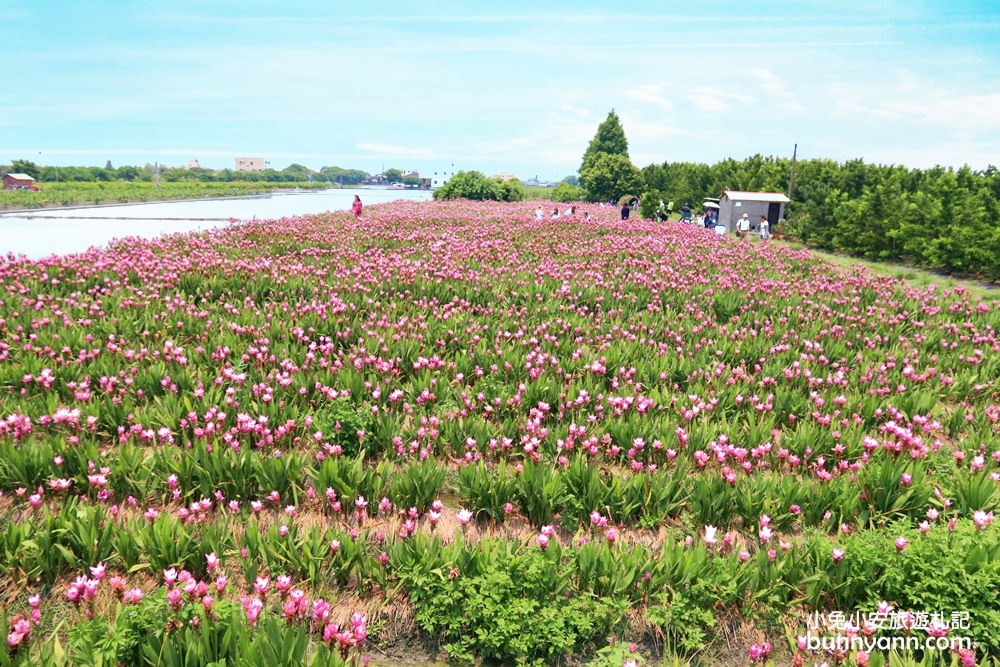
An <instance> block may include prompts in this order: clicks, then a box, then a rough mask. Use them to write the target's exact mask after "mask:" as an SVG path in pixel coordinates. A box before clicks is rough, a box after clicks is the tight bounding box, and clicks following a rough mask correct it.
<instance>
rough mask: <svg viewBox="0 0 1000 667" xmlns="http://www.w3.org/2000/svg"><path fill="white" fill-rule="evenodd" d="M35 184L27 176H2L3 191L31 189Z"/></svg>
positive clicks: (33, 180)
mask: <svg viewBox="0 0 1000 667" xmlns="http://www.w3.org/2000/svg"><path fill="white" fill-rule="evenodd" d="M34 184H35V179H33V178H32V177H31V176H28V175H27V174H4V175H3V189H4V190H23V189H25V188H31V187H32V186H33V185H34Z"/></svg>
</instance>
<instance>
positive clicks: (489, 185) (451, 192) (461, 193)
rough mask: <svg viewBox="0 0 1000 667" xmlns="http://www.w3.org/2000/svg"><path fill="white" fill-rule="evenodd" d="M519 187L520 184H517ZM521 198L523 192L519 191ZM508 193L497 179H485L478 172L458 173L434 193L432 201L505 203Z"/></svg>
mask: <svg viewBox="0 0 1000 667" xmlns="http://www.w3.org/2000/svg"><path fill="white" fill-rule="evenodd" d="M518 186H520V183H518ZM521 194H522V197H523V194H524V191H523V189H522V191H521ZM506 196H508V193H507V192H505V190H504V183H503V181H501V180H500V179H499V178H487V177H486V176H485V175H483V174H482V173H481V172H478V171H460V172H458V173H457V174H455V175H454V176H452V177H451V178H449V179H448V182H447V183H445V184H444V185H442V186H441V187H440V188H438V189H437V190H435V191H434V199H475V200H480V201H481V200H484V199H492V200H494V201H506V199H505V197H506Z"/></svg>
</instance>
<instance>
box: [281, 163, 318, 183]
mask: <svg viewBox="0 0 1000 667" xmlns="http://www.w3.org/2000/svg"><path fill="white" fill-rule="evenodd" d="M281 176H282V180H284V181H288V182H290V183H305V182H306V181H311V180H312V178H313V170H312V169H310V168H309V167H307V166H305V165H301V164H290V165H288V166H287V167H285V168H284V169H282V170H281Z"/></svg>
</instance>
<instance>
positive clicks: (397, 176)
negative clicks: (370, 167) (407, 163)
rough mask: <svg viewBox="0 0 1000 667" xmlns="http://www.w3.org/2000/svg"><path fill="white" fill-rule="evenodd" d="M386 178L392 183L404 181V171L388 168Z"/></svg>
mask: <svg viewBox="0 0 1000 667" xmlns="http://www.w3.org/2000/svg"><path fill="white" fill-rule="evenodd" d="M385 180H387V181H388V182H390V183H402V182H403V172H401V171H400V170H399V169H386V170H385Z"/></svg>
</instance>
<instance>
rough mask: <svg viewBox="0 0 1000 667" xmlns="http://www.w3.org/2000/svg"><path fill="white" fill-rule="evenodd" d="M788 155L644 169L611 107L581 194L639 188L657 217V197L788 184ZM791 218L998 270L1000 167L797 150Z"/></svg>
mask: <svg viewBox="0 0 1000 667" xmlns="http://www.w3.org/2000/svg"><path fill="white" fill-rule="evenodd" d="M792 168H793V165H792V161H791V160H790V159H788V158H779V157H763V156H761V155H754V156H752V157H748V158H746V159H744V160H734V159H728V160H723V161H722V162H717V163H715V164H713V165H708V164H700V163H693V162H664V163H663V164H654V165H649V166H647V167H644V168H642V169H638V168H636V167H635V166H634V165H633V164H632V162H631V161H630V160H629V157H628V142H627V141H626V139H625V133H624V131H623V130H622V128H621V123H620V121H619V119H618V116H617V115H616V114H615V112H614V111H612V112H611V113H610V114H608V118H607V119H606V120H605V121H604V122H603V123H601V125H600V126H599V128H598V131H597V135H596V136H595V137H594V139H593V140H592V141H591V143H590V145H589V146H588V148H587V152H585V153H584V156H583V161H582V164H581V167H580V185H581V190H580V191H579V193H577V194H578V195H579V197H578V198H579V199H587V200H590V201H609V199H615V200H617V199H618V198H619V197H621V196H623V195H626V194H635V195H637V196H639V197H640V198H641V201H642V202H643V214H644V215H646V216H647V217H650V216H651V214H652V211H653V210H655V207H656V206H657V205H658V203H659V202H660V201H661V200H662V201H670V200H673V201H674V202H676V203H677V205H678V206H679V205H680V203H682V202H690V203H691V205H692V206H693V207H699V206H700V205H701V203H702V202H703V201H704V198H706V197H718V196H719V195H720V194H721V193H722V192H723V191H724V190H726V189H729V190H741V191H763V192H784V193H788V189H789V186H790V183H792V180H791V177H792ZM794 169H795V174H794V175H795V177H794V184H793V185H792V191H791V192H790V193H788V194H789V195H790V199H791V203H790V204H789V206H788V220H786V221H785V222H784V223H782V224H781V225H780V226H779V228H778V229H776V230H775V231H776V232H779V233H781V234H782V235H784V236H785V237H787V238H791V239H794V240H798V241H801V242H802V243H804V244H806V245H808V246H811V247H815V248H821V249H825V250H832V251H836V252H843V253H847V254H850V255H854V256H857V257H864V258H867V259H873V260H879V261H893V262H904V263H907V264H912V265H915V266H920V267H923V268H928V269H932V270H939V271H945V272H948V273H961V274H969V275H977V276H981V277H984V278H989V279H991V280H996V279H1000V170H998V169H997V167H995V166H992V165H991V166H990V167H988V168H987V169H985V170H981V171H976V170H973V169H971V168H969V167H968V166H965V167H962V168H960V169H954V168H951V167H934V168H933V169H908V168H906V167H904V166H899V165H876V164H866V163H865V162H864V161H863V160H850V161H848V162H844V163H838V162H835V161H833V160H826V159H810V160H798V161H797V162H796V163H795V165H794Z"/></svg>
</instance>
